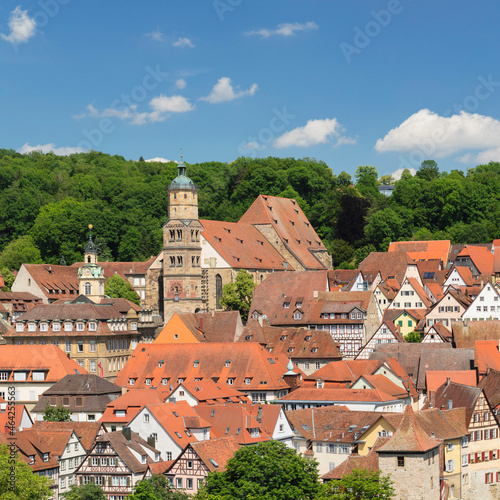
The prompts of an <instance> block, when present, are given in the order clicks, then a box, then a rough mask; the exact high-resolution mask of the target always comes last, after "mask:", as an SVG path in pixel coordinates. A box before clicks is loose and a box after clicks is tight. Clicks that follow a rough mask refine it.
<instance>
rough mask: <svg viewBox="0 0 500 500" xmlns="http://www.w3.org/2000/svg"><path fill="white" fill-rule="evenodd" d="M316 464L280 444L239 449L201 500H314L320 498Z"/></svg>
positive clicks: (208, 484) (210, 482)
mask: <svg viewBox="0 0 500 500" xmlns="http://www.w3.org/2000/svg"><path fill="white" fill-rule="evenodd" d="M322 493H323V486H322V485H321V484H320V482H319V477H318V471H317V464H316V462H315V461H314V460H308V459H306V458H304V457H302V456H301V455H299V454H298V453H297V452H296V451H295V450H294V449H291V448H288V447H287V446H286V445H285V444H283V443H280V442H278V441H267V442H264V443H258V444H255V445H252V446H244V447H242V448H240V449H239V450H238V451H237V452H236V453H235V454H234V457H233V458H231V459H230V460H229V461H228V462H227V465H226V470H225V471H223V472H217V471H216V472H212V473H210V474H209V475H208V476H207V479H206V483H205V486H204V487H203V488H202V489H201V490H200V491H199V492H198V494H197V495H196V498H197V499H198V500H234V499H259V500H308V499H309V500H315V499H317V498H319V497H321V495H322Z"/></svg>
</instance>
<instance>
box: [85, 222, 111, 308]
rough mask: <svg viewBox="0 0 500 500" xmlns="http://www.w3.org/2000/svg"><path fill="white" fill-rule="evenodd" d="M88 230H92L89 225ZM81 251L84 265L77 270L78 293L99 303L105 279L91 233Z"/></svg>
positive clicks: (102, 294) (102, 295)
mask: <svg viewBox="0 0 500 500" xmlns="http://www.w3.org/2000/svg"><path fill="white" fill-rule="evenodd" d="M89 229H90V230H92V225H89ZM83 249H84V254H85V257H84V263H83V266H82V267H80V268H78V283H79V293H80V295H85V297H88V298H89V299H90V300H92V301H93V302H96V303H99V302H100V301H101V299H102V298H103V297H104V281H105V278H104V270H103V268H102V267H101V266H100V265H99V264H98V262H97V245H96V244H95V243H94V242H93V241H92V233H90V234H89V241H88V242H87V244H86V245H85V246H84V247H83Z"/></svg>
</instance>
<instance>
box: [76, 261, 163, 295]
mask: <svg viewBox="0 0 500 500" xmlns="http://www.w3.org/2000/svg"><path fill="white" fill-rule="evenodd" d="M155 258H156V257H151V258H150V259H149V260H147V261H145V262H99V265H100V266H101V267H102V269H103V271H104V276H105V277H106V279H108V278H111V277H112V276H113V275H115V274H118V275H120V276H121V277H122V278H123V279H125V280H127V281H128V276H133V275H135V274H141V275H142V274H144V275H145V274H146V271H147V270H148V268H149V266H150V265H151V264H152V263H153V262H154V260H155ZM83 265H84V262H75V263H74V264H72V266H71V267H76V268H79V267H82V266H83ZM131 285H132V288H133V286H134V285H133V283H132V284H131Z"/></svg>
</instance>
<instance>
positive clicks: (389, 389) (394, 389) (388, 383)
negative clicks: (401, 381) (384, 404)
mask: <svg viewBox="0 0 500 500" xmlns="http://www.w3.org/2000/svg"><path fill="white" fill-rule="evenodd" d="M365 382H366V384H365ZM354 384H356V386H357V387H358V388H360V389H361V387H360V385H361V384H363V385H368V387H367V389H378V390H379V391H381V392H384V393H386V394H389V395H390V396H393V398H394V399H405V398H407V397H408V392H407V391H406V389H404V388H403V387H400V386H399V385H396V384H395V383H394V382H392V380H389V379H388V378H387V377H386V376H384V375H382V374H379V375H362V376H361V377H359V378H358V380H356V382H354Z"/></svg>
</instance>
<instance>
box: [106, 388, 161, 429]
mask: <svg viewBox="0 0 500 500" xmlns="http://www.w3.org/2000/svg"><path fill="white" fill-rule="evenodd" d="M165 397H166V394H164V393H162V392H161V391H159V390H153V389H130V390H129V391H128V392H126V393H125V394H123V395H122V396H120V397H119V398H117V399H115V400H114V401H111V403H108V405H107V406H106V410H105V411H104V413H103V415H102V417H101V418H100V419H99V421H100V422H106V423H107V422H110V423H113V422H120V423H124V424H127V423H128V422H130V421H131V420H132V419H133V418H134V417H135V416H136V415H137V414H138V413H139V412H140V411H141V409H142V408H144V407H145V406H146V405H149V404H156V403H163V402H164V401H165ZM117 410H118V411H125V416H124V417H118V416H116V415H115V412H116V411H117Z"/></svg>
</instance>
